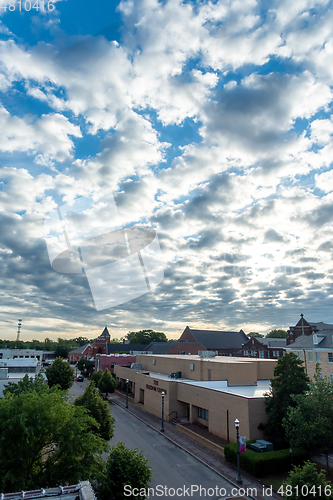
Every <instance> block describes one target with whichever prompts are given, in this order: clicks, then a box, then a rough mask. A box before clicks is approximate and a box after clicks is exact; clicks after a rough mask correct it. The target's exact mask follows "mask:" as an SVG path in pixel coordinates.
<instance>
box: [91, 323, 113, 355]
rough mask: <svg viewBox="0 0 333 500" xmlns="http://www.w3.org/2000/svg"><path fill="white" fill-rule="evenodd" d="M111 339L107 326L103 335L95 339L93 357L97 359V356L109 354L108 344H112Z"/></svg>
mask: <svg viewBox="0 0 333 500" xmlns="http://www.w3.org/2000/svg"><path fill="white" fill-rule="evenodd" d="M110 339H111V337H110V333H109V330H108V327H107V326H105V328H104V330H103V331H102V333H101V335H100V336H99V337H98V338H97V339H94V342H93V357H95V356H96V354H107V353H108V347H107V344H110Z"/></svg>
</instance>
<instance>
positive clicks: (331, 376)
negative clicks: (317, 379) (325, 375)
mask: <svg viewBox="0 0 333 500" xmlns="http://www.w3.org/2000/svg"><path fill="white" fill-rule="evenodd" d="M330 381H331V382H333V375H332V373H331V374H330Z"/></svg>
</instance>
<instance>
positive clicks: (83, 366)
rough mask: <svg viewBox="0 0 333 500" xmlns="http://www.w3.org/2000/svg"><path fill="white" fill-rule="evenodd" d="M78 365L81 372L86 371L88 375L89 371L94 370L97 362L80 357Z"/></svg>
mask: <svg viewBox="0 0 333 500" xmlns="http://www.w3.org/2000/svg"><path fill="white" fill-rule="evenodd" d="M76 366H77V368H78V370H80V371H81V372H84V373H85V374H87V375H88V374H89V373H92V372H93V369H94V367H95V363H93V362H92V361H90V359H80V360H79V361H78V362H77V365H76ZM84 370H87V371H86V372H85V371H84Z"/></svg>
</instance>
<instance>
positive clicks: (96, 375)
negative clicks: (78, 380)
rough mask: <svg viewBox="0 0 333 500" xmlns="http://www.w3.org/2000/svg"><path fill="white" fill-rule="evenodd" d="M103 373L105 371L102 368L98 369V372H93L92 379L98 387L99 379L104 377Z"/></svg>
mask: <svg viewBox="0 0 333 500" xmlns="http://www.w3.org/2000/svg"><path fill="white" fill-rule="evenodd" d="M102 375H103V371H102V370H98V371H97V372H93V373H92V375H91V378H90V380H91V381H93V382H94V383H95V386H96V387H97V388H98V385H99V381H100V380H101V378H102Z"/></svg>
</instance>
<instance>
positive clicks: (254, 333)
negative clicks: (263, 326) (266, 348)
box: [246, 332, 264, 339]
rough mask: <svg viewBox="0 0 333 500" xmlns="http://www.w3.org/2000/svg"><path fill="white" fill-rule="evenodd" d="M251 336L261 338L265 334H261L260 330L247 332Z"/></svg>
mask: <svg viewBox="0 0 333 500" xmlns="http://www.w3.org/2000/svg"><path fill="white" fill-rule="evenodd" d="M246 335H247V336H248V337H249V338H252V337H257V338H259V339H262V338H263V337H264V335H261V333H258V332H250V333H247V334H246Z"/></svg>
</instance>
